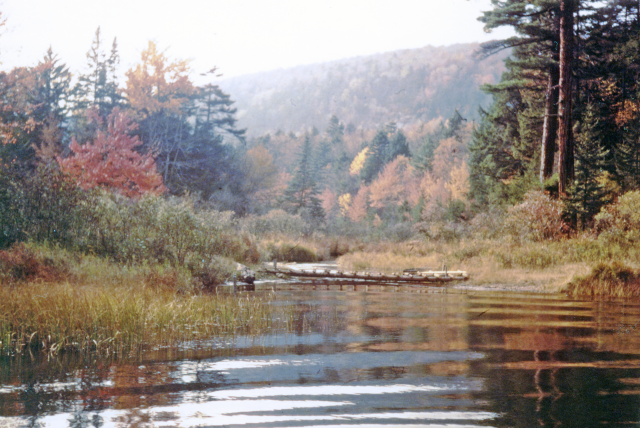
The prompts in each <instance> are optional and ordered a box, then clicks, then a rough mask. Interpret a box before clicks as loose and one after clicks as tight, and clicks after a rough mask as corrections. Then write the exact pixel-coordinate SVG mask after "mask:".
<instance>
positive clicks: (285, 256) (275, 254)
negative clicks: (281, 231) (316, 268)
mask: <svg viewBox="0 0 640 428" xmlns="http://www.w3.org/2000/svg"><path fill="white" fill-rule="evenodd" d="M263 258H264V259H265V260H269V261H271V260H277V261H279V262H298V263H313V262H317V261H319V260H321V256H320V255H319V254H318V251H317V250H316V249H315V248H312V247H311V246H310V244H308V243H306V242H305V243H302V242H294V241H269V242H266V243H265V244H264V250H263Z"/></svg>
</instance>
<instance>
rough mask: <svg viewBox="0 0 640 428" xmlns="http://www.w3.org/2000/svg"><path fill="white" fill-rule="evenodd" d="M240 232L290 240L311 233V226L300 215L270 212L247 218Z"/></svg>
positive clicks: (278, 211)
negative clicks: (282, 237) (284, 237)
mask: <svg viewBox="0 0 640 428" xmlns="http://www.w3.org/2000/svg"><path fill="white" fill-rule="evenodd" d="M242 230H244V231H246V232H248V233H250V234H252V235H255V236H269V235H276V236H283V235H284V236H288V237H291V238H295V237H299V236H307V235H309V234H311V233H312V227H311V225H309V224H308V223H307V222H305V221H304V220H303V219H302V217H301V216H300V215H294V214H289V213H287V212H286V211H284V210H272V211H269V212H268V213H267V214H264V215H260V216H256V215H250V216H247V217H246V218H245V219H243V221H242Z"/></svg>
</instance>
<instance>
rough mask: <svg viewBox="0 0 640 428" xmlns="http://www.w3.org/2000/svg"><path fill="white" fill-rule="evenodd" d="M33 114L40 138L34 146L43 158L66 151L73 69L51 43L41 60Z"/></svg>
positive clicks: (47, 160)
mask: <svg viewBox="0 0 640 428" xmlns="http://www.w3.org/2000/svg"><path fill="white" fill-rule="evenodd" d="M35 70H36V71H35V73H36V79H37V83H36V93H35V105H36V108H35V110H34V112H33V117H34V118H35V120H36V122H37V124H38V125H37V140H38V141H37V142H35V143H34V149H35V152H36V155H37V156H38V158H39V159H41V160H42V161H45V162H50V161H53V159H55V157H56V156H57V155H58V154H59V153H60V152H61V151H62V143H63V138H64V136H65V135H64V130H65V126H66V123H65V122H66V119H67V117H66V116H67V112H68V104H69V95H70V94H69V92H70V91H69V88H70V86H71V73H69V69H68V68H67V67H66V65H64V64H59V63H58V57H57V55H54V54H53V51H52V49H51V47H49V49H48V50H47V53H46V55H45V56H44V58H43V59H42V60H41V61H40V62H39V63H38V66H37V67H36V69H35Z"/></svg>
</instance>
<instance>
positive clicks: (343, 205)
mask: <svg viewBox="0 0 640 428" xmlns="http://www.w3.org/2000/svg"><path fill="white" fill-rule="evenodd" d="M352 199H353V198H352V197H351V194H350V193H345V194H344V195H340V196H339V197H338V205H340V213H341V214H342V215H343V216H345V217H346V216H347V213H348V212H349V207H350V206H351V200H352Z"/></svg>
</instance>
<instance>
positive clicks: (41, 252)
mask: <svg viewBox="0 0 640 428" xmlns="http://www.w3.org/2000/svg"><path fill="white" fill-rule="evenodd" d="M226 263H227V264H231V265H232V263H231V262H230V261H228V262H226ZM213 264H214V267H212V268H210V269H211V270H210V271H208V272H207V275H215V274H216V272H215V269H217V266H221V265H224V264H225V262H224V261H216V262H214V263H213ZM207 280H208V281H211V276H209V277H208V279H207V278H203V277H201V276H194V274H193V273H192V271H190V270H189V269H188V268H186V267H176V266H172V265H170V264H168V263H165V264H150V263H143V264H131V265H123V264H119V263H114V262H111V261H109V260H106V259H104V258H100V257H97V256H91V255H81V254H78V253H71V252H68V251H66V250H63V249H59V248H48V247H43V246H35V245H33V244H25V245H20V246H17V247H13V248H12V250H11V251H3V252H0V354H5V355H6V354H9V355H10V354H16V353H25V352H45V353H49V354H57V353H59V352H62V351H65V352H66V351H74V352H84V353H87V352H95V353H98V354H101V355H106V354H109V355H111V354H115V355H116V356H118V357H125V356H131V355H133V356H135V355H139V354H140V352H142V351H143V350H145V349H150V348H158V347H171V346H176V345H178V344H181V343H185V342H188V341H193V340H201V339H208V338H211V337H215V336H220V335H231V334H237V333H242V334H259V333H262V332H265V331H267V330H268V329H273V328H276V329H277V328H285V329H286V328H287V325H290V323H291V318H292V317H293V315H292V314H291V312H290V311H289V312H287V311H288V310H287V309H286V308H283V307H276V306H273V305H271V304H270V301H271V295H269V294H255V295H240V296H234V295H228V294H215V293H212V292H204V291H203V285H206V284H203V283H204V282H205V281H207Z"/></svg>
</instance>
